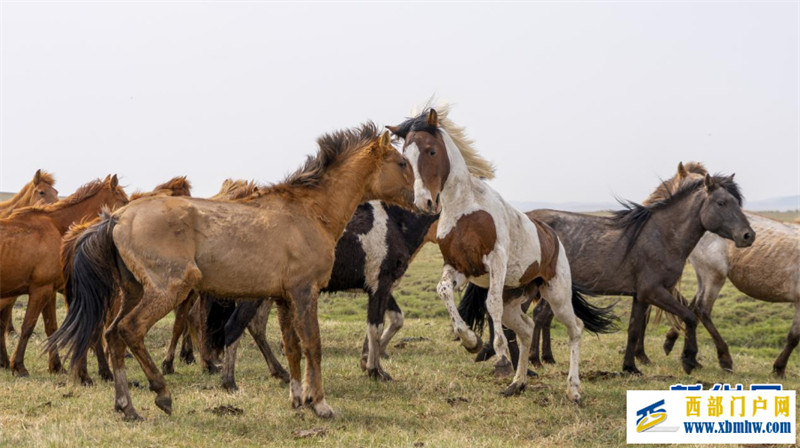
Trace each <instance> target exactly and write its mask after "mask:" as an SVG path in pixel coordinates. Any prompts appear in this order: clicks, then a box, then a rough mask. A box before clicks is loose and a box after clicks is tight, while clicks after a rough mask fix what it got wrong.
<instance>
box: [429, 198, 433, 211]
mask: <svg viewBox="0 0 800 448" xmlns="http://www.w3.org/2000/svg"><path fill="white" fill-rule="evenodd" d="M432 208H433V201H431V200H430V199H428V209H432Z"/></svg>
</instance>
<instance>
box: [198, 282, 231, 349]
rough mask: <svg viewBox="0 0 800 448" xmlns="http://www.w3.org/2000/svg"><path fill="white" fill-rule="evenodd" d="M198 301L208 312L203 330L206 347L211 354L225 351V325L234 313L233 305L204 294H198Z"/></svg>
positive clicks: (227, 301)
mask: <svg viewBox="0 0 800 448" xmlns="http://www.w3.org/2000/svg"><path fill="white" fill-rule="evenodd" d="M200 300H202V302H201V303H202V305H203V306H204V307H206V310H208V314H206V322H205V328H204V329H203V332H204V334H205V338H204V339H205V342H206V347H207V348H208V349H209V350H211V351H212V352H222V351H223V350H224V349H225V340H226V324H227V322H228V320H229V319H230V317H231V315H232V314H233V313H234V311H235V306H234V305H235V304H234V302H232V301H230V300H224V299H219V298H217V297H213V296H211V295H210V294H208V293H206V292H201V293H200Z"/></svg>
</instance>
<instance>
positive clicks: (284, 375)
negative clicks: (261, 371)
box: [270, 370, 289, 384]
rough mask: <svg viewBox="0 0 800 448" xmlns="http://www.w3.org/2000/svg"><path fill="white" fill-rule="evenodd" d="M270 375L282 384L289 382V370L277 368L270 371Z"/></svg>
mask: <svg viewBox="0 0 800 448" xmlns="http://www.w3.org/2000/svg"><path fill="white" fill-rule="evenodd" d="M270 376H271V377H273V378H277V379H279V380H281V382H282V383H284V384H289V372H287V371H285V370H278V371H276V372H272V373H270Z"/></svg>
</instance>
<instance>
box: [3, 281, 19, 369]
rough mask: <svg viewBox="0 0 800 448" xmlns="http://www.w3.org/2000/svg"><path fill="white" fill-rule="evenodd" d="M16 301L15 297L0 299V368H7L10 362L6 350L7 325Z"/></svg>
mask: <svg viewBox="0 0 800 448" xmlns="http://www.w3.org/2000/svg"><path fill="white" fill-rule="evenodd" d="M15 301H16V298H15V297H12V298H7V299H0V368H3V369H7V368H8V366H9V364H10V361H9V359H8V351H7V350H6V334H7V332H6V325H7V324H8V322H9V321H10V319H11V308H13V303H14V302H15Z"/></svg>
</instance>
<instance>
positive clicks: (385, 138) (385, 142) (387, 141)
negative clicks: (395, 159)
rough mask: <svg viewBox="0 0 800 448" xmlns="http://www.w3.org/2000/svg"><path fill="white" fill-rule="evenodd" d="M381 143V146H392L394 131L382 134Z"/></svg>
mask: <svg viewBox="0 0 800 448" xmlns="http://www.w3.org/2000/svg"><path fill="white" fill-rule="evenodd" d="M380 145H381V146H391V145H392V133H391V132H384V133H383V135H381V139H380Z"/></svg>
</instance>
